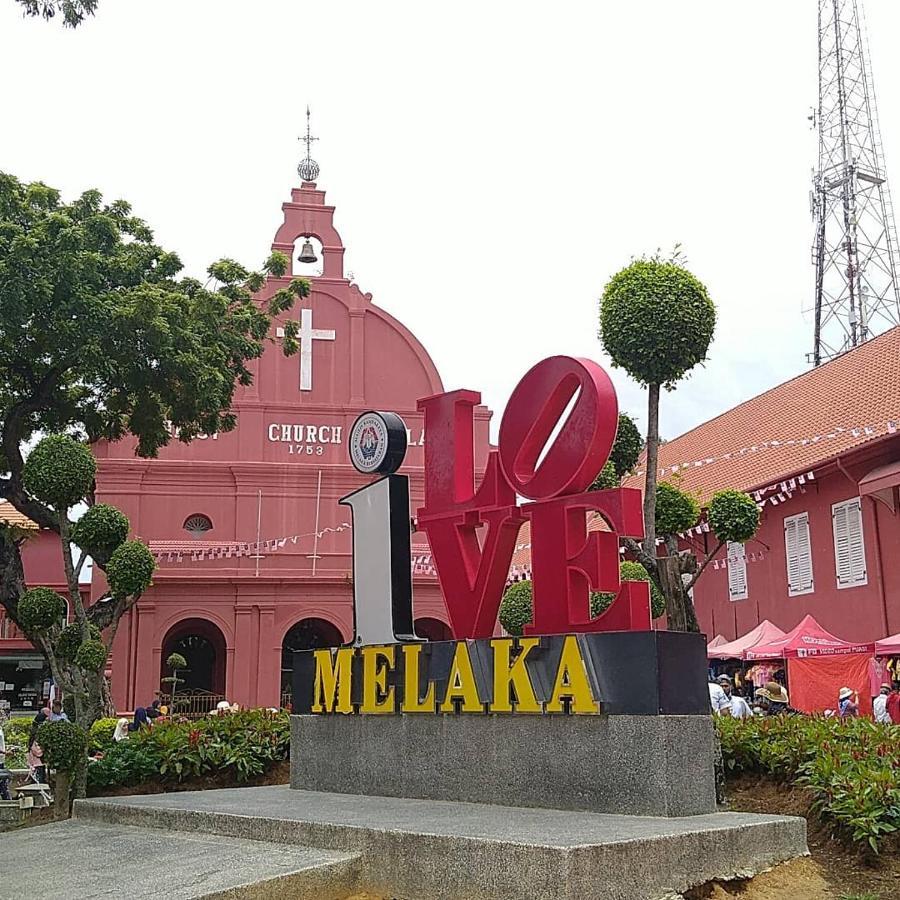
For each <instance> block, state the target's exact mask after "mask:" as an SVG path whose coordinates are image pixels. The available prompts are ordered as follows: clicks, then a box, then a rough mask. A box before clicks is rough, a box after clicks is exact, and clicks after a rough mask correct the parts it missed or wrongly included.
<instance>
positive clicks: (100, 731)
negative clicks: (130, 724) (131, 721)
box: [90, 719, 119, 753]
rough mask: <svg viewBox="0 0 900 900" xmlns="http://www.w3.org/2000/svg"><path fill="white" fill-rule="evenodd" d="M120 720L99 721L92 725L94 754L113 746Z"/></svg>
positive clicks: (92, 750)
mask: <svg viewBox="0 0 900 900" xmlns="http://www.w3.org/2000/svg"><path fill="white" fill-rule="evenodd" d="M118 721H119V720H118V719H97V721H96V722H94V724H93V725H91V736H90V750H91V752H92V753H96V752H98V751H99V752H102V751H104V750H106V749H107V748H108V747H111V746H112V743H113V733H114V732H115V730H116V725H117V724H118Z"/></svg>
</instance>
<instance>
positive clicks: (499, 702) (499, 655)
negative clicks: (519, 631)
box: [488, 637, 541, 713]
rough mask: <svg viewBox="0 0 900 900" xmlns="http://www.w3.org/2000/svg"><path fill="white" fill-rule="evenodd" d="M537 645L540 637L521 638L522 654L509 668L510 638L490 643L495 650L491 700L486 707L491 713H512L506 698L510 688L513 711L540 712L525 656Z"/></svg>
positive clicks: (497, 639)
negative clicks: (514, 705) (512, 697)
mask: <svg viewBox="0 0 900 900" xmlns="http://www.w3.org/2000/svg"><path fill="white" fill-rule="evenodd" d="M538 643H540V638H536V637H530V638H520V639H519V647H520V648H521V652H520V653H519V655H518V656H517V657H516V659H515V661H514V662H513V664H512V665H510V664H509V656H510V650H511V649H512V641H511V640H510V639H509V638H495V639H494V640H492V641H491V648H492V649H493V651H494V699H493V702H492V703H491V705H490V706H489V707H488V709H489V711H490V712H498V713H504V712H512V710H513V706H512V703H511V702H510V698H509V689H510V686H512V688H513V690H514V691H515V693H516V712H523V713H539V712H541V704H540V702H539V701H538V698H537V697H536V696H535V694H534V686H533V685H532V684H531V676H530V675H529V674H528V669H527V668H526V667H525V657H527V656H528V652H529V651H530V650H531V648H532V647H535V646H536V645H537V644H538Z"/></svg>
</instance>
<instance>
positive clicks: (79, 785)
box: [72, 756, 88, 800]
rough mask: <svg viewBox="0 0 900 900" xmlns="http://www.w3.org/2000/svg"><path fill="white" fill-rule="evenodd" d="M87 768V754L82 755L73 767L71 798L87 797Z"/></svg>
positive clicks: (81, 798) (80, 798)
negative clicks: (73, 778) (74, 767)
mask: <svg viewBox="0 0 900 900" xmlns="http://www.w3.org/2000/svg"><path fill="white" fill-rule="evenodd" d="M87 770H88V758H87V756H82V757H81V759H80V760H79V761H78V766H77V767H76V769H75V781H74V783H73V791H72V798H73V799H75V800H84V798H85V797H87Z"/></svg>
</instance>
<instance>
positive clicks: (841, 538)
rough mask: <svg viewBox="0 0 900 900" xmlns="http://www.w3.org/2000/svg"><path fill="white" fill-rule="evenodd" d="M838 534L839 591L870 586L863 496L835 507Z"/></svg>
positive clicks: (833, 511) (835, 558)
mask: <svg viewBox="0 0 900 900" xmlns="http://www.w3.org/2000/svg"><path fill="white" fill-rule="evenodd" d="M831 520H832V528H833V531H834V568H835V575H836V576H837V586H838V587H839V588H846V587H856V586H857V585H862V584H866V583H867V581H868V576H867V573H866V548H865V544H864V542H863V528H862V505H861V503H860V499H859V497H854V498H853V499H852V500H846V501H844V502H843V503H835V504H834V506H832V507H831Z"/></svg>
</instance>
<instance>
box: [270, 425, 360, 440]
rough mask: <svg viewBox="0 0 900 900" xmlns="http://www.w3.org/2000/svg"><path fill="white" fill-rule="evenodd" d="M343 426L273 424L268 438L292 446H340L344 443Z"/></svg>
mask: <svg viewBox="0 0 900 900" xmlns="http://www.w3.org/2000/svg"><path fill="white" fill-rule="evenodd" d="M343 431H344V426H343V425H294V424H290V423H280V422H273V423H272V424H271V425H269V428H268V438H269V440H270V441H272V442H273V443H277V442H281V441H285V442H287V443H291V444H340V443H342V441H343Z"/></svg>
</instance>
